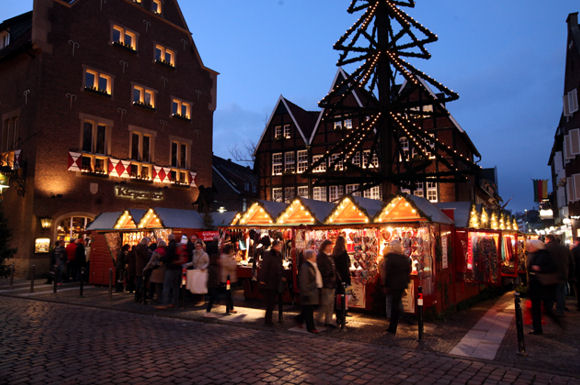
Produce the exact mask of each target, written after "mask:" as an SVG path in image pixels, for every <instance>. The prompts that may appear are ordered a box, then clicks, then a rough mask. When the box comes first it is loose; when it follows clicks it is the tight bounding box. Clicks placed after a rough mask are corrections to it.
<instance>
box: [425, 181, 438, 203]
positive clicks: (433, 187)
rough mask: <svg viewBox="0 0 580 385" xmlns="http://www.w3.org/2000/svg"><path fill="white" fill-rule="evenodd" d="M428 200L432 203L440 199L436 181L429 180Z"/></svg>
mask: <svg viewBox="0 0 580 385" xmlns="http://www.w3.org/2000/svg"><path fill="white" fill-rule="evenodd" d="M426 198H427V200H428V201H430V202H432V203H437V202H438V201H439V193H438V192H437V183H436V182H427V197H426Z"/></svg>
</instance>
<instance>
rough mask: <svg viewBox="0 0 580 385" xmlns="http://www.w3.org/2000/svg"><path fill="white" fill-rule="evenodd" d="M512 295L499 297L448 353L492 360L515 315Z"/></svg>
mask: <svg viewBox="0 0 580 385" xmlns="http://www.w3.org/2000/svg"><path fill="white" fill-rule="evenodd" d="M513 297H514V295H513V293H507V294H505V295H504V296H503V297H501V298H500V299H499V300H498V301H497V302H496V303H495V305H494V306H493V307H492V308H491V309H489V311H488V312H487V313H485V315H484V316H483V317H482V318H481V319H480V320H479V322H477V324H475V326H474V327H473V328H472V329H471V330H470V331H469V332H467V334H466V335H465V337H463V338H462V339H461V341H460V342H459V343H458V344H457V346H455V347H454V348H453V349H452V350H451V352H450V353H451V354H454V355H457V356H462V357H471V358H482V359H486V360H493V359H494V358H495V356H496V354H497V352H498V350H499V348H500V347H501V344H502V341H503V339H504V337H505V335H506V332H507V331H508V329H509V327H510V325H511V323H512V320H513V319H514V317H515V313H514V311H515V305H514V302H513Z"/></svg>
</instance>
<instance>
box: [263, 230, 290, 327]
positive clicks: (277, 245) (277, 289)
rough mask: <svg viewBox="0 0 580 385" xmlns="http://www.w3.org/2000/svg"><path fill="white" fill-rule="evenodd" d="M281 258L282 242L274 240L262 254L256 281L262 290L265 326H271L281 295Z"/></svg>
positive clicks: (282, 281)
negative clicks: (277, 301)
mask: <svg viewBox="0 0 580 385" xmlns="http://www.w3.org/2000/svg"><path fill="white" fill-rule="evenodd" d="M283 262H284V261H283V257H282V242H281V241H279V240H275V241H274V242H273V243H272V247H271V248H270V250H269V251H267V252H265V253H264V256H263V261H262V267H261V269H260V273H259V275H258V280H259V282H260V286H261V288H262V295H263V296H264V303H265V305H266V315H265V324H266V326H273V325H274V321H273V320H272V317H273V313H274V307H275V305H276V299H277V298H278V296H279V295H281V294H282V292H283V288H284V282H286V278H285V277H284V265H283Z"/></svg>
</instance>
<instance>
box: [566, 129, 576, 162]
mask: <svg viewBox="0 0 580 385" xmlns="http://www.w3.org/2000/svg"><path fill="white" fill-rule="evenodd" d="M564 148H565V149H566V160H570V159H574V155H572V140H571V138H570V134H568V135H566V136H565V137H564Z"/></svg>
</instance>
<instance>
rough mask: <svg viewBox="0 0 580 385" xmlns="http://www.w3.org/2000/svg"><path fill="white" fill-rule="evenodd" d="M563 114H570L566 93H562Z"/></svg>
mask: <svg viewBox="0 0 580 385" xmlns="http://www.w3.org/2000/svg"><path fill="white" fill-rule="evenodd" d="M563 99H564V116H570V112H568V111H569V107H568V99H569V98H568V94H565V95H564V98H563Z"/></svg>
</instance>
